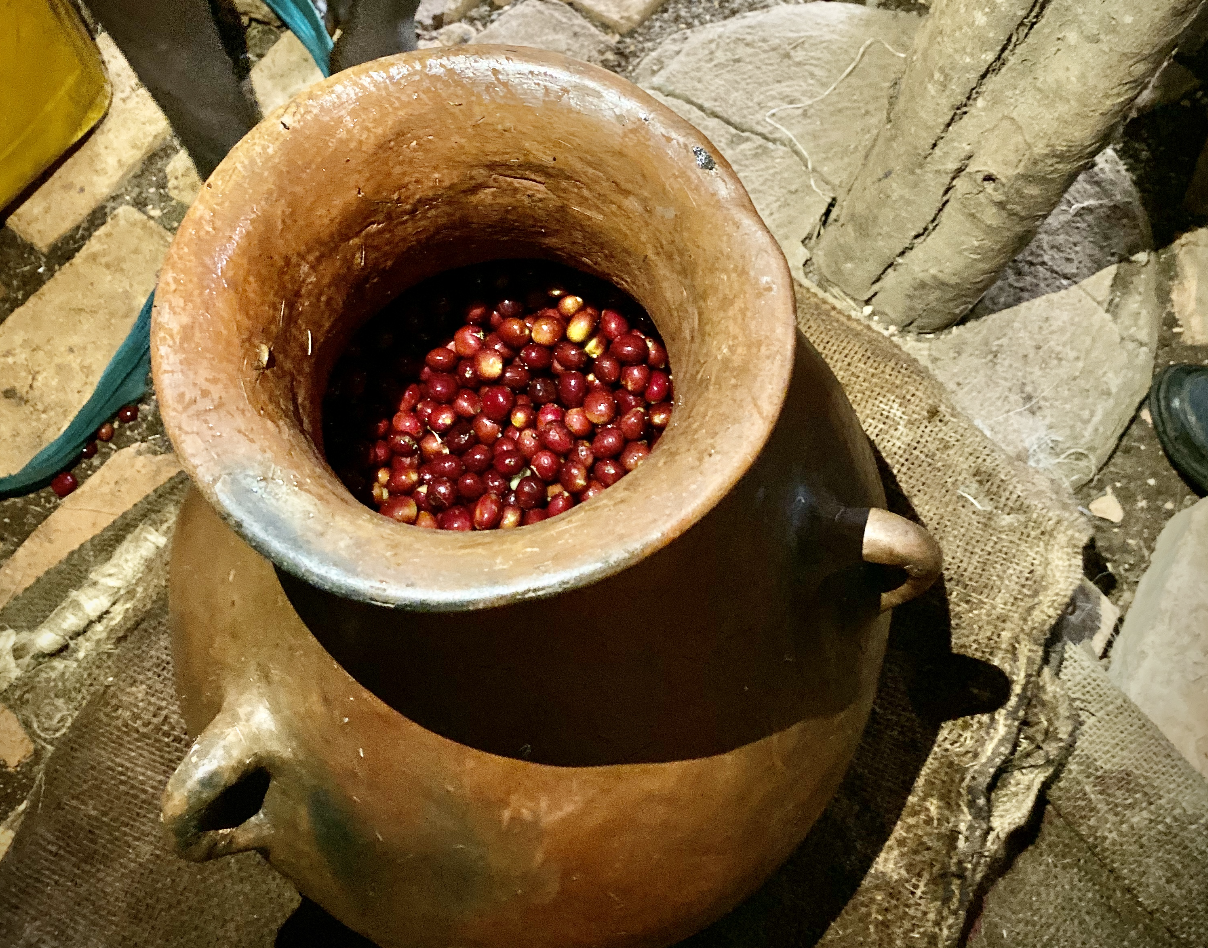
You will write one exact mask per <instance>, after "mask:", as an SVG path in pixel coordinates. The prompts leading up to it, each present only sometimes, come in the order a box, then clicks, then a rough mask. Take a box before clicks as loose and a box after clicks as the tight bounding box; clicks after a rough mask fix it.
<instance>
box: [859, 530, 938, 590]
mask: <svg viewBox="0 0 1208 948" xmlns="http://www.w3.org/2000/svg"><path fill="white" fill-rule="evenodd" d="M863 556H864V562H865V563H879V564H880V565H882V566H898V567H901V568H902V569H904V570H905V571H906V582H904V583H902V585H901V586H899V587H898V588H897V589H890V590H888V591H887V592H883V593H881V611H882V612H885V611H886V610H889V609H892V608H894V607H895V606H900V605H902V603H904V602H909V601H910V600H911V599H914V598H915V597H916V596H920V595H922V594H923V593H925V592H926V591H927V590H928V588H930V586H931V584H932V583H934V582H935V581H936V580H937V579H939V577H940V573H941V572H943V566H944V560H943V555H942V554H941V553H940V548H939V544H937V543H936V542H935V540H934V539H932V537H931V534H930V533H928V532H927V531H926V530H924V529H923V528H922V527H920V526H919V525H918V524H917V523H913V522H911V521H910V520H907V519H906V518H905V517H899V516H898V515H897V514H895V513H890V512H889V511H888V510H882V509H880V508H879V507H873V508H871V509H870V510H869V511H868V521H867V522H866V523H865V525H864V549H863Z"/></svg>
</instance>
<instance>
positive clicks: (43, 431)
mask: <svg viewBox="0 0 1208 948" xmlns="http://www.w3.org/2000/svg"><path fill="white" fill-rule="evenodd" d="M170 241H171V235H170V234H168V232H167V231H165V230H164V229H163V228H162V227H160V226H159V225H158V224H156V223H155V222H154V221H152V220H151V219H150V218H148V217H146V216H145V215H143V214H140V213H139V212H138V211H136V210H134V209H133V208H130V207H122V208H119V209H118V210H117V211H116V212H115V213H114V214H113V216H112V217H111V218H110V220H109V221H108V223H106V224H105V226H104V227H102V228H101V229H100V230H98V231H97V233H96V234H95V235H94V236H93V237H92V239H91V240H89V241H88V243H87V244H86V245H85V246H84V248H83V249H82V250H81V251H80V252H79V254H77V255H76V257H75V258H74V259H73V260H72V261H71V262H70V263H68V264H67V265H66V266H64V267H63V268H62V269H61V270H60V271H59V272H58V273H57V274H55V276H54V278H53V279H52V280H51V281H50V282H49V283H47V284H46V285H45V286H44V287H42V289H40V290H39V291H38V292H37V293H35V294H34V295H33V297H31V298H30V299H29V301H28V302H26V303H25V304H24V305H23V306H21V308H20V309H18V310H17V311H16V312H14V313H13V314H12V315H11V316H9V317H8V319H6V320H5V321H4V323H3V324H0V476H6V475H9V474H14V473H16V472H17V471H19V470H20V469H21V468H22V467H24V466H25V464H26V463H28V461H29V460H30V459H31V458H33V456H34V455H35V454H37V453H38V451H40V450H41V449H42V448H44V447H46V445H48V444H49V443H50V442H51V441H53V440H54V439H55V438H56V437H58V435H59V434H60V433H61V432H62V431H63V429H64V428H66V427H67V425H68V423H69V422H70V421H71V419H72V418H74V417H75V414H76V412H78V411H79V410H80V408H82V407H83V405H84V403H85V402H86V401H87V400H88V398H89V397H90V396H91V395H92V392H93V389H94V388H95V387H96V383H97V380H98V379H99V378H100V376H101V373H102V372H103V371H104V369H105V366H106V365H108V364H109V360H110V359H111V358H112V357H113V354H114V352H116V351H117V348H118V346H119V345H121V343H122V340H124V339H125V338H126V336H127V335H128V334H129V332H130V327H131V326H132V325H133V324H134V320H135V319H136V318H137V317H138V313H139V309H140V308H141V307H142V305H143V302H144V300H146V298H147V295H148V294H149V293H150V292H151V290H152V289H153V288H154V287H155V277H156V274H157V273H158V271H159V266H160V263H161V261H162V260H163V258H164V254H165V253H167V250H168V244H169V242H170Z"/></svg>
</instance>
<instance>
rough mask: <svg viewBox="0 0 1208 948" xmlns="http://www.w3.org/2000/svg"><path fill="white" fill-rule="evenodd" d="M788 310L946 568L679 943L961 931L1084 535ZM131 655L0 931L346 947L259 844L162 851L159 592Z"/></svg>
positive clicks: (1032, 754) (998, 464)
mask: <svg viewBox="0 0 1208 948" xmlns="http://www.w3.org/2000/svg"><path fill="white" fill-rule="evenodd" d="M798 303H799V316H800V324H801V327H802V329H803V330H804V331H805V333H806V335H807V336H808V337H809V338H810V339H811V341H812V342H813V343H814V345H815V346H816V347H817V348H818V349H819V351H821V353H822V354H823V356H824V357H825V358H826V360H827V361H828V362H829V363H830V365H831V367H832V368H833V369H834V370H835V373H836V375H837V376H838V377H839V380H840V381H841V382H842V383H843V385H844V387H845V389H846V390H847V393H848V396H849V397H850V399H851V401H852V404H853V405H854V406H855V408H856V411H857V413H858V414H859V415H860V418H861V420H862V422H863V424H864V427H865V429H866V431H867V432H868V434H869V436H870V437H871V438H872V440H873V442H874V444H875V445H876V448H877V450H878V452H879V454H880V457H881V460H882V462H883V473H884V474H885V475H886V480H887V486H888V488H889V493H890V495H891V502H890V503H891V507H893V508H894V509H895V510H898V511H899V512H903V513H906V514H908V515H913V516H916V517H917V519H919V520H920V521H921V522H922V523H923V524H924V525H926V527H927V528H928V529H929V530H930V531H931V532H932V534H933V535H934V536H935V537H936V539H937V540H938V541H939V543H940V545H941V547H942V548H943V550H944V555H945V573H944V579H943V581H942V582H941V583H940V584H937V587H936V588H935V589H933V590H932V592H931V593H929V594H928V595H927V596H926V597H924V598H923V599H922V600H920V601H919V602H916V603H912V604H910V605H908V606H906V607H903V608H901V609H899V610H898V611H897V613H896V614H895V616H894V620H893V624H892V627H891V631H890V644H889V651H888V653H887V656H886V661H885V666H884V670H883V672H882V676H881V682H880V689H879V692H878V697H877V700H876V704H875V706H874V708H873V712H872V717H871V719H870V722H869V727H868V729H867V732H866V734H865V736H864V740H863V742H862V744H861V746H860V748H859V750H858V751H857V754H856V758H855V761H854V762H853V765H852V768H851V770H850V771H849V773H848V775H847V777H846V779H845V781H844V783H843V786H842V787H841V789H840V791H839V794H838V796H837V797H836V799H835V800H834V802H833V803H832V804H831V806H830V807H829V808H828V809H827V811H826V813H825V814H824V815H823V817H822V818H821V819H820V821H819V822H818V824H817V825H816V826H815V828H814V829H813V831H812V832H811V833H810V836H809V837H808V838H807V839H806V841H805V842H804V843H803V844H802V846H801V847H800V848H799V850H798V851H797V852H796V853H795V854H794V856H793V857H792V859H791V860H790V861H789V863H788V864H787V865H786V866H785V867H784V868H783V869H782V870H781V871H780V872H779V873H778V874H777V875H776V876H775V877H774V878H773V879H772V880H771V881H769V882H768V883H767V884H766V885H765V886H764V887H763V889H761V890H760V891H759V892H758V893H756V894H755V895H754V896H752V898H751V899H749V900H748V901H747V902H746V903H744V904H743V905H741V906H739V907H738V908H737V909H735V910H734V911H733V912H732V913H731V914H730V915H729V916H727V917H726V918H724V919H722V920H721V921H720V922H718V923H717V924H716V925H714V926H713V927H712V928H710V929H709V930H707V931H705V932H702V933H701V934H700V935H697V936H695V937H694V938H692V939H690V940H689V942H687V943H685V944H686V945H690V946H692V948H748V946H749V948H755V946H768V948H772V946H776V948H789V946H805V945H813V944H821V945H825V946H829V948H840V946H849V945H877V946H895V945H902V946H906V945H910V946H948V945H954V944H956V943H957V942H958V941H959V939H960V938H961V935H962V932H963V930H964V927H965V924H966V917H967V913H968V909H969V906H970V905H971V904H972V903H973V900H974V898H975V896H976V895H977V894H978V893H979V891H980V888H981V886H982V884H983V882H984V880H985V879H986V878H987V874H988V872H989V871H990V870H991V869H992V868H993V867H994V865H995V863H996V860H997V859H998V857H999V855H1000V854H1001V853H1002V852H1003V849H1004V841H1005V839H1006V837H1007V835H1008V834H1010V833H1011V832H1013V831H1014V830H1016V829H1017V828H1019V827H1020V826H1022V825H1023V824H1024V823H1025V822H1026V821H1027V819H1028V817H1029V816H1030V815H1031V813H1032V809H1033V804H1034V802H1035V799H1036V795H1037V793H1038V792H1039V790H1040V788H1041V786H1042V784H1043V782H1044V781H1046V780H1048V779H1049V778H1050V777H1051V776H1052V774H1053V772H1054V769H1055V768H1056V767H1057V766H1058V764H1059V763H1060V761H1061V760H1062V759H1063V757H1064V756H1065V755H1066V754H1067V753H1068V751H1069V747H1070V743H1071V727H1070V720H1071V719H1070V716H1069V714H1068V711H1067V709H1066V708H1065V706H1064V705H1063V704H1062V702H1061V701H1060V700H1059V696H1058V694H1057V691H1056V689H1054V688H1053V687H1052V681H1051V675H1047V674H1046V673H1044V672H1043V668H1044V662H1045V656H1046V642H1047V638H1048V634H1049V630H1050V629H1051V627H1052V626H1053V623H1054V621H1055V620H1056V619H1057V617H1058V615H1059V614H1060V612H1061V610H1062V609H1063V608H1064V606H1065V605H1066V603H1067V601H1068V600H1069V598H1070V595H1071V593H1072V592H1073V589H1074V587H1075V585H1076V584H1077V582H1078V579H1079V577H1080V575H1081V548H1082V545H1083V543H1084V541H1085V539H1086V536H1087V534H1086V530H1085V528H1084V527H1083V526H1082V525H1081V524H1080V522H1079V520H1078V518H1077V516H1076V515H1075V514H1074V512H1073V510H1072V508H1071V507H1069V506H1068V505H1066V504H1064V503H1063V502H1062V501H1061V500H1060V499H1059V498H1058V497H1057V496H1056V495H1055V494H1054V493H1053V492H1052V489H1051V488H1050V487H1049V486H1048V484H1047V482H1046V481H1045V480H1044V479H1043V477H1042V476H1041V475H1039V474H1038V473H1036V472H1034V471H1032V470H1030V469H1029V468H1027V467H1024V466H1022V465H1019V464H1017V463H1016V462H1014V461H1012V460H1010V459H1009V458H1007V457H1006V456H1004V455H1003V454H1002V453H1001V452H1000V451H998V450H997V449H996V448H995V446H994V445H993V444H992V443H991V442H989V441H988V440H987V439H986V438H985V437H984V436H983V435H982V434H981V433H980V432H979V431H978V430H977V429H976V428H975V427H974V426H973V425H972V424H971V423H970V422H969V421H968V419H966V418H964V417H963V416H962V415H961V414H960V413H959V412H958V411H957V410H956V409H955V408H954V407H953V406H952V405H951V403H950V402H949V401H948V399H947V397H946V396H945V395H944V393H943V391H942V389H941V388H940V386H939V385H938V383H936V382H935V381H934V380H933V379H931V378H930V377H929V376H928V375H927V374H926V373H925V371H924V370H923V369H921V368H920V367H919V366H918V365H917V363H915V362H914V361H913V360H912V359H910V358H909V357H907V356H905V355H904V354H902V353H901V351H900V350H899V349H898V348H897V347H896V346H895V345H894V344H893V343H892V342H890V341H889V340H887V339H885V338H883V337H882V336H880V335H878V334H877V333H875V332H873V331H872V330H870V329H868V328H867V327H865V326H864V325H862V324H860V323H858V322H856V321H854V320H851V319H849V318H847V317H846V316H844V315H842V314H841V313H840V312H839V311H838V310H837V309H835V308H834V307H832V306H831V305H830V304H829V303H827V302H826V301H824V300H823V299H822V298H821V297H820V296H817V295H815V294H813V293H811V292H809V291H805V290H801V291H800V293H799V300H798ZM121 649H122V654H121V655H120V656H119V657H118V660H117V661H115V662H114V667H115V668H116V672H115V675H114V681H113V682H112V683H111V684H110V685H109V686H108V687H107V688H106V689H105V690H104V691H103V692H102V693H100V694H98V695H97V696H96V697H95V698H93V699H92V700H91V702H90V703H89V704H88V705H87V706H86V707H85V709H84V710H83V711H82V712H81V713H80V715H79V717H78V718H77V719H76V722H75V724H74V725H73V728H72V730H71V731H70V732H69V733H68V735H67V736H66V738H65V739H64V740H63V741H62V742H61V743H60V745H59V746H58V748H57V749H56V751H55V753H54V754H53V755H52V757H51V759H50V761H49V763H48V765H47V768H46V771H45V774H44V779H43V781H42V786H41V788H40V792H39V793H38V794H36V796H35V797H34V798H33V801H32V802H31V805H30V808H29V811H28V812H27V814H26V816H25V819H24V823H23V824H22V826H21V828H20V830H19V832H18V834H17V837H16V839H15V840H14V842H13V845H12V848H11V850H10V852H9V854H8V856H7V857H6V858H5V859H4V860H3V861H2V862H0V944H4V945H6V946H10V945H11V946H31V948H32V946H34V945H38V946H45V945H55V946H57V948H66V946H76V945H80V946H83V945H88V946H114V948H117V946H121V948H140V946H156V948H164V946H187V948H202V946H219V945H221V946H223V948H240V946H267V945H271V944H273V943H274V940H276V941H277V944H279V945H281V946H283V948H284V946H285V945H286V944H287V943H288V944H289V945H304V944H305V945H320V944H321V945H324V946H337V945H341V944H348V945H351V944H354V943H355V942H354V940H353V938H352V936H342V935H340V934H339V933H338V932H337V931H335V930H333V929H332V927H331V926H330V925H325V924H323V923H322V917H321V915H320V914H319V913H317V912H315V910H313V909H312V908H311V907H309V906H307V905H304V906H303V909H302V915H300V916H296V917H295V919H294V922H293V923H291V924H290V925H288V926H287V928H286V929H285V930H284V931H283V932H282V934H281V936H280V937H278V936H277V931H278V929H279V928H281V926H282V923H283V922H284V921H285V920H286V918H287V917H288V916H289V915H290V913H291V912H292V911H293V910H294V908H295V906H296V905H297V904H298V897H297V895H296V894H295V893H294V891H293V890H292V888H291V887H290V886H289V885H288V883H286V882H285V881H284V880H283V879H282V878H281V877H280V876H278V875H277V874H276V873H275V872H273V870H272V869H270V868H269V867H268V866H267V865H266V864H265V863H264V862H263V861H262V860H260V859H259V857H257V856H255V855H250V854H243V855H241V856H236V857H232V858H229V859H225V860H219V861H217V862H213V863H209V864H204V865H193V864H190V863H185V862H183V861H181V860H178V859H176V858H175V857H173V856H172V855H171V853H170V852H169V850H168V848H167V844H166V840H165V839H164V838H163V837H162V836H161V831H160V826H159V820H158V810H159V796H160V793H161V791H162V788H163V786H164V784H165V783H166V781H167V779H168V776H169V774H170V773H171V772H172V770H173V768H174V767H175V764H176V762H177V761H178V760H179V759H180V758H181V757H183V755H184V753H185V750H186V749H187V745H188V740H187V738H186V737H185V735H184V728H183V723H182V721H181V719H180V716H179V713H178V711H177V709H176V704H175V699H174V696H173V693H172V680H171V679H172V675H171V657H170V652H169V648H168V642H167V635H166V619H165V614H164V606H163V602H162V600H161V601H160V603H159V605H158V606H157V607H156V609H154V610H152V611H151V612H150V613H149V614H148V615H147V616H146V618H145V619H144V621H143V622H142V624H141V625H140V626H139V627H138V628H137V629H136V630H135V631H134V632H132V633H131V634H130V635H129V636H128V637H127V638H126V640H125V642H124V643H123V645H122V646H121ZM303 916H305V919H306V923H305V924H302V923H300V922H302V920H303Z"/></svg>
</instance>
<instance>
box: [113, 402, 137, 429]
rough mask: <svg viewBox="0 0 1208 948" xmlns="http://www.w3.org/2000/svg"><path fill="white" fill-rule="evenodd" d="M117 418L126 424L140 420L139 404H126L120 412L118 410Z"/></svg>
mask: <svg viewBox="0 0 1208 948" xmlns="http://www.w3.org/2000/svg"><path fill="white" fill-rule="evenodd" d="M117 420H118V421H120V422H121V423H122V424H125V425H128V424H130V422H132V421H137V420H138V406H137V405H124V406H123V407H121V408H119V409H118V412H117Z"/></svg>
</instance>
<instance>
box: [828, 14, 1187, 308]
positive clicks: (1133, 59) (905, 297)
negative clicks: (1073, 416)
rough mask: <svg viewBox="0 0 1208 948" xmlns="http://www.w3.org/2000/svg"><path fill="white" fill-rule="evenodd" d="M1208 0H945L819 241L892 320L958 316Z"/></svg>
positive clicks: (864, 300) (850, 287)
mask: <svg viewBox="0 0 1208 948" xmlns="http://www.w3.org/2000/svg"><path fill="white" fill-rule="evenodd" d="M1205 5H1206V4H1205V0H937V2H936V3H935V5H934V7H933V8H932V11H931V13H930V15H929V16H928V17H927V20H926V21H925V23H924V24H923V26H922V27H921V28H920V30H919V34H918V37H917V40H916V42H915V46H914V49H913V50H912V51H911V54H910V57H909V59H908V61H907V64H906V70H905V73H904V74H903V76H902V80H901V83H900V85H899V88H898V90H897V93H896V96H895V97H894V99H893V100H892V102H891V104H890V108H889V115H888V120H887V123H886V125H885V127H884V128H883V129H882V131H881V133H880V134H879V135H878V137H877V139H876V141H875V143H874V144H873V147H872V149H871V150H870V152H869V154H868V157H867V158H866V159H865V161H864V164H863V165H862V167H861V169H860V171H859V173H858V174H857V176H856V178H855V180H854V181H853V183H852V186H851V188H850V190H849V191H848V193H847V194H846V195H844V196H843V197H841V199H840V200H839V203H838V205H837V207H836V209H835V211H834V212H833V213H832V214H831V215H830V217H829V218H828V220H827V221H826V223H825V226H824V227H823V228H822V230H821V233H820V234H819V236H818V237H817V238H816V240H815V241H814V243H813V246H812V248H811V250H812V254H813V263H814V267H815V276H817V277H819V278H820V279H821V280H822V282H824V283H829V284H831V285H832V286H834V287H836V288H838V289H839V290H841V291H842V292H844V293H845V294H847V295H848V296H849V297H851V298H852V299H854V300H857V301H859V302H860V303H861V304H871V305H872V306H873V308H874V310H875V311H876V313H877V315H878V317H879V318H880V319H881V320H882V321H884V322H888V323H890V324H892V325H896V326H899V327H903V328H906V327H909V328H911V329H914V330H918V331H929V330H935V329H940V328H943V327H945V326H950V325H952V324H953V323H954V322H956V321H957V320H958V319H960V317H961V316H963V315H964V314H965V313H966V312H967V311H968V310H969V308H970V307H972V306H973V304H974V303H976V302H977V300H978V299H979V298H980V297H981V295H982V293H984V292H985V291H986V290H987V289H988V288H989V287H990V285H991V284H992V283H993V282H994V280H995V278H996V277H997V276H998V273H999V272H1000V271H1001V270H1002V268H1003V267H1004V266H1006V264H1007V263H1009V262H1010V261H1011V259H1012V258H1013V257H1014V256H1015V254H1017V253H1018V252H1019V251H1020V250H1021V249H1022V248H1023V247H1024V246H1025V245H1026V244H1027V242H1028V241H1029V240H1030V239H1031V238H1032V236H1033V235H1034V234H1035V233H1036V230H1037V228H1038V227H1039V226H1040V224H1041V222H1042V221H1043V220H1044V219H1045V217H1046V216H1047V215H1048V214H1049V212H1050V211H1052V209H1053V208H1054V207H1056V206H1057V202H1058V201H1059V200H1060V199H1061V196H1062V194H1064V193H1065V190H1066V188H1067V187H1068V186H1069V184H1070V183H1071V182H1072V181H1073V179H1074V178H1075V177H1076V176H1077V174H1078V173H1079V172H1080V171H1081V170H1082V169H1083V168H1084V167H1085V166H1086V164H1087V163H1088V162H1089V161H1090V160H1091V159H1092V158H1094V156H1095V155H1096V154H1097V153H1098V152H1099V151H1100V150H1101V149H1102V148H1103V146H1104V145H1105V144H1106V143H1107V141H1108V138H1109V137H1110V135H1111V133H1112V131H1113V130H1114V129H1115V128H1116V127H1117V125H1118V124H1119V123H1120V122H1121V121H1122V120H1123V119H1124V118H1125V117H1126V114H1127V112H1128V109H1129V107H1130V105H1131V104H1132V102H1133V100H1134V99H1135V98H1136V97H1137V95H1138V94H1139V93H1140V92H1141V91H1142V90H1143V89H1144V88H1145V86H1146V84H1147V83H1148V82H1149V80H1150V79H1151V78H1152V76H1153V75H1154V73H1155V72H1156V71H1157V69H1158V68H1159V67H1160V66H1161V65H1162V64H1163V63H1164V62H1165V61H1166V60H1167V58H1168V57H1169V56H1170V55H1171V53H1172V51H1173V49H1174V46H1175V43H1176V41H1177V39H1178V37H1179V34H1180V33H1181V32H1182V31H1183V30H1184V28H1185V27H1186V26H1187V25H1188V24H1189V23H1190V22H1191V20H1192V19H1193V18H1194V17H1195V15H1196V14H1197V13H1198V12H1199V11H1200V9H1201V8H1202V7H1204V6H1205Z"/></svg>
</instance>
